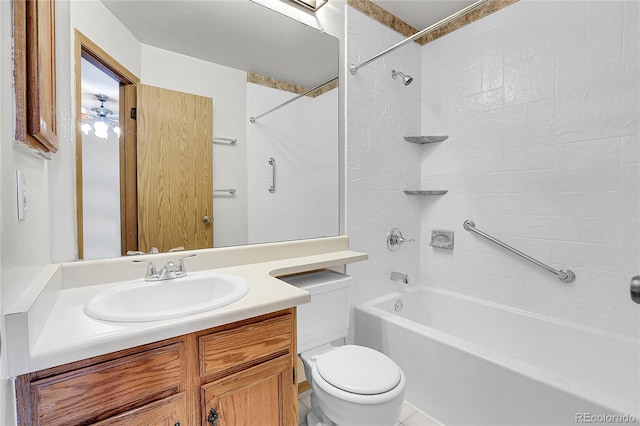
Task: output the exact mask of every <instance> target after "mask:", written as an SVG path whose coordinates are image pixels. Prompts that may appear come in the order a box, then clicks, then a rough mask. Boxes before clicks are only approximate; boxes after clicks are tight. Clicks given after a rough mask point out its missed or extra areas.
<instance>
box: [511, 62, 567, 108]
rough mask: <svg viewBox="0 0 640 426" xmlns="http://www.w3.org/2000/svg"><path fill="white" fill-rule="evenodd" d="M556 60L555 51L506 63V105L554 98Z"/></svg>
mask: <svg viewBox="0 0 640 426" xmlns="http://www.w3.org/2000/svg"><path fill="white" fill-rule="evenodd" d="M555 60H556V59H555V53H554V52H545V53H541V54H539V55H537V56H533V57H529V58H527V59H524V60H522V61H518V62H513V63H511V64H508V65H505V67H504V103H505V105H517V104H523V103H528V102H533V101H539V100H542V99H546V100H551V99H553V96H554V87H555Z"/></svg>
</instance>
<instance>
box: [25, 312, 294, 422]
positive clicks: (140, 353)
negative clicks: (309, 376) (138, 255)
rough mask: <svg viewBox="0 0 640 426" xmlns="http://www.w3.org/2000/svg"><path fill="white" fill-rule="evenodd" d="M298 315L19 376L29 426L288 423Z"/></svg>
mask: <svg viewBox="0 0 640 426" xmlns="http://www.w3.org/2000/svg"><path fill="white" fill-rule="evenodd" d="M295 348H296V342H295V308H290V309H286V310H282V311H278V312H274V313H271V314H267V315H263V316H260V317H255V318H250V319H247V320H243V321H239V322H235V323H232V324H227V325H224V326H220V327H216V328H212V329H208V330H203V331H199V332H196V333H191V334H186V335H183V336H180V337H176V338H172V339H167V340H163V341H160V342H155V343H152V344H148V345H143V346H138V347H135V348H131V349H126V350H123V351H118V352H114V353H111V354H107V355H101V356H98V357H94V358H90V359H86V360H82V361H78V362H74V363H70V364H65V365H62V366H59V367H53V368H50V369H46V370H41V371H37V372H34V373H29V374H25V375H22V376H19V377H18V378H17V380H16V393H17V404H18V423H19V424H20V425H65V426H69V425H89V424H91V425H100V426H106V425H122V426H124V425H127V426H130V425H133V426H135V425H139V426H149V425H167V426H176V425H180V426H185V425H198V426H199V425H203V426H207V425H209V426H210V425H211V424H213V423H212V422H210V421H209V420H208V419H209V418H211V420H214V419H215V424H216V426H225V425H228V426H229V425H233V426H243V425H245V426H252V425H256V424H260V425H261V426H271V425H273V426H288V425H296V424H297V421H298V414H297V410H298V406H297V385H296V383H295V382H296V380H295V375H296V372H295V367H296V365H297V364H296V362H295V361H296V353H295V352H296V351H295Z"/></svg>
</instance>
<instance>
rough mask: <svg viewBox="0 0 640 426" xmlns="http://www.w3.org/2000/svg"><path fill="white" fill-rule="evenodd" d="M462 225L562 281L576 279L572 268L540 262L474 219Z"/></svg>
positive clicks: (569, 281) (566, 281) (567, 281)
mask: <svg viewBox="0 0 640 426" xmlns="http://www.w3.org/2000/svg"><path fill="white" fill-rule="evenodd" d="M462 226H463V227H464V229H466V230H467V231H470V232H475V233H476V234H478V235H480V236H482V237H484V238H486V239H487V240H489V241H492V242H494V243H496V244H497V245H499V246H500V247H503V248H506V249H507V250H509V251H510V252H512V253H515V254H517V255H518V256H520V257H522V258H524V259H526V260H528V261H529V262H531V263H534V264H536V265H538V266H539V267H541V268H543V269H546V270H547V271H549V272H551V273H552V274H554V275H555V276H556V277H558V279H559V280H560V281H562V282H565V283H571V282H573V281H574V280H575V279H576V274H574V273H573V271H571V270H570V269H561V270H557V269H554V268H552V267H551V266H548V265H546V264H544V263H542V262H540V261H539V260H537V259H534V258H533V257H531V256H529V255H527V254H524V253H523V252H521V251H520V250H518V249H515V248H513V247H511V246H510V245H508V244H505V243H503V242H502V241H500V240H498V239H496V238H494V237H492V236H491V235H489V234H486V233H484V232H482V231H480V230H479V229H477V228H476V224H475V223H473V221H471V220H465V221H464V223H463V224H462Z"/></svg>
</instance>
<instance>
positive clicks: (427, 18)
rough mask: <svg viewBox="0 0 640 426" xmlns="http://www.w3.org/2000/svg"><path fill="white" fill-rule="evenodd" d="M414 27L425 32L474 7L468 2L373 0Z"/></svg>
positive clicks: (454, 0) (445, 0)
mask: <svg viewBox="0 0 640 426" xmlns="http://www.w3.org/2000/svg"><path fill="white" fill-rule="evenodd" d="M372 2H373V3H375V4H377V5H378V6H380V7H381V8H383V9H385V10H386V11H388V12H390V13H391V14H393V15H395V16H396V17H398V18H400V19H402V20H403V21H404V22H406V23H407V24H409V25H411V26H412V27H414V28H416V29H418V30H423V29H425V28H428V27H430V26H431V25H433V24H435V23H436V22H438V21H441V20H443V19H444V18H447V17H449V16H451V15H453V14H454V13H456V12H458V11H460V10H462V9H464V8H465V7H467V6H469V5H472V4H473V3H475V1H468V0H372Z"/></svg>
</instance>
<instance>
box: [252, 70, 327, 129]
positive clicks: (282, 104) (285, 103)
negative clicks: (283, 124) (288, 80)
mask: <svg viewBox="0 0 640 426" xmlns="http://www.w3.org/2000/svg"><path fill="white" fill-rule="evenodd" d="M338 78H339V77H334V78H332V79H331V80H329V81H325V82H324V83H322V84H321V85H319V86H316V87H314V88H313V89H309V90H307V91H306V92H304V93H300V94H299V95H298V96H296V97H294V98H291V99H289V100H288V101H286V102H283V103H281V104H280V105H278V106H277V107H275V108H271V109H270V110H269V111H267V112H263V113H262V114H260V115H256V116H255V117H249V121H250V122H251V123H255V122H256V120H257V119H258V118H260V117H264V116H265V115H267V114H271V113H272V112H273V111H275V110H277V109H280V108H282V107H283V106H285V105H288V104H290V103H291V102H293V101H295V100H297V99H300V98H301V97H303V96H306V95H308V94H309V93H311V92H313V91H314V90H318V89H319V88H321V87H323V86H326V85H327V84H329V83H333V82H334V81H336V80H337V79H338Z"/></svg>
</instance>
